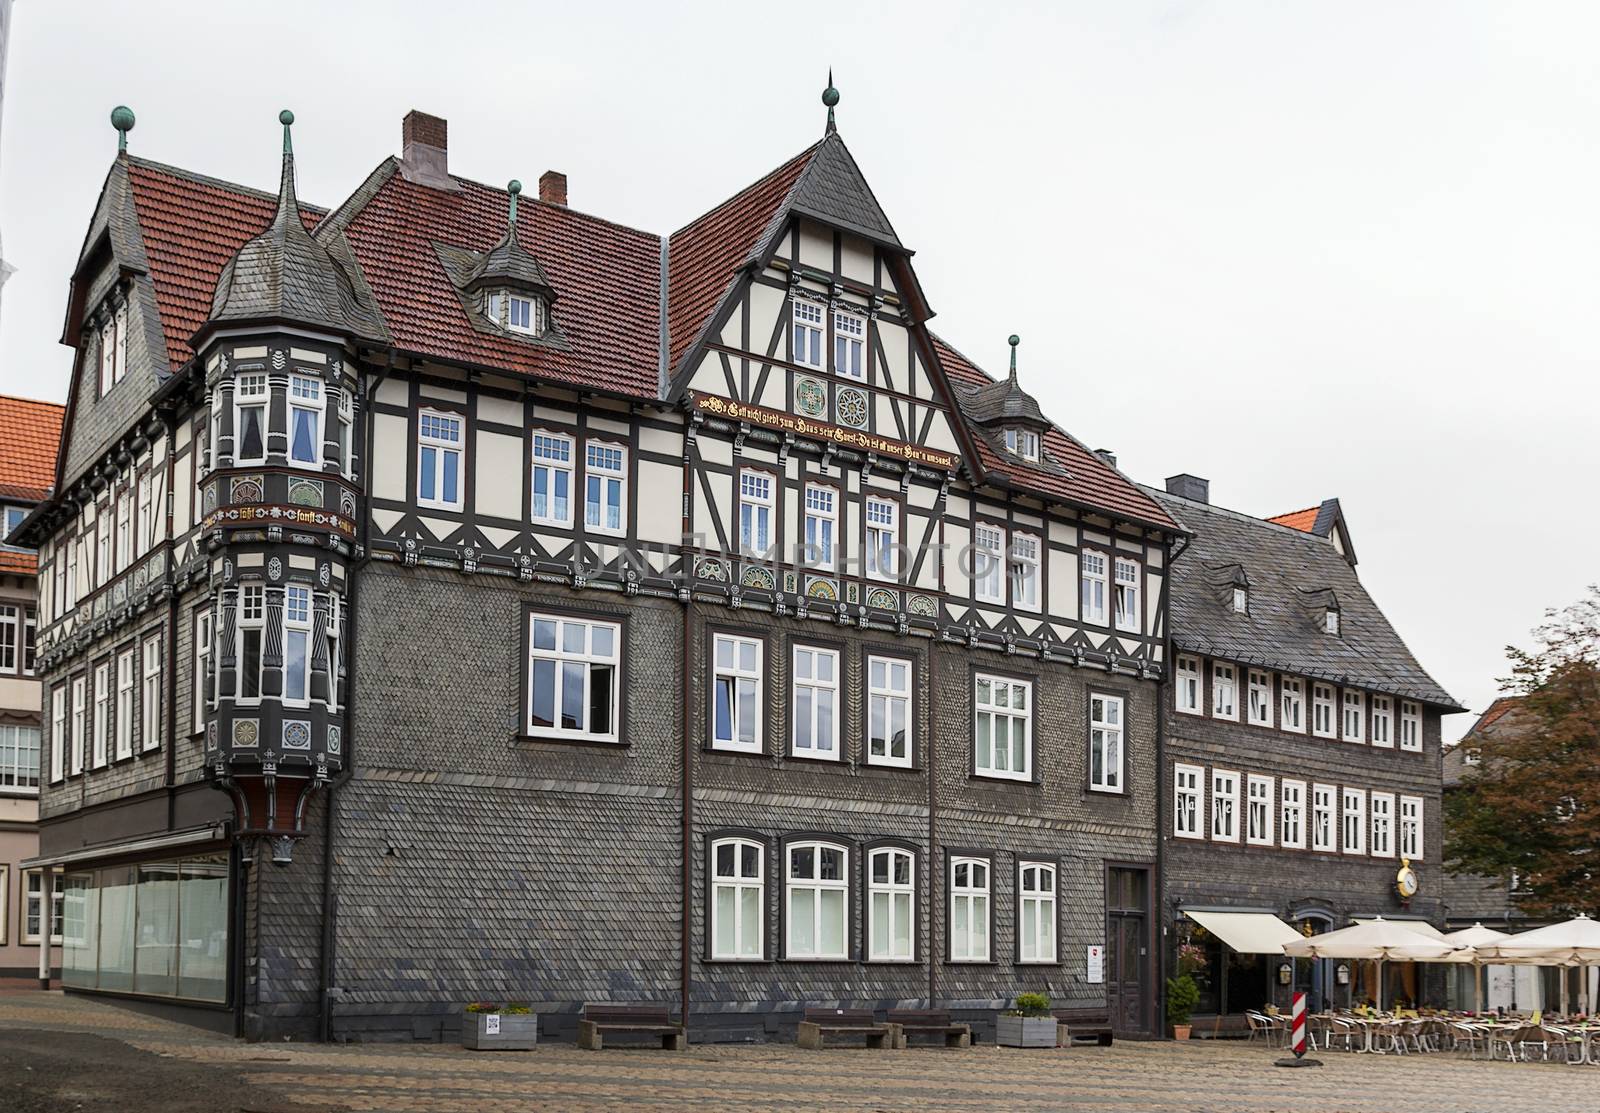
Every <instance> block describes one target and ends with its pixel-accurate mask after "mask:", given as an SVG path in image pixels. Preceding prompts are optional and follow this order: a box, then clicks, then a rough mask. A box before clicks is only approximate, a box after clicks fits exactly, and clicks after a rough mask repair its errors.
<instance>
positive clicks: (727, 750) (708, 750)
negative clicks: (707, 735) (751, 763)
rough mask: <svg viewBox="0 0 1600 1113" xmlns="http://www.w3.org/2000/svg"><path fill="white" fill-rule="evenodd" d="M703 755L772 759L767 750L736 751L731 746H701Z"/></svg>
mask: <svg viewBox="0 0 1600 1113" xmlns="http://www.w3.org/2000/svg"><path fill="white" fill-rule="evenodd" d="M700 752H701V753H703V754H719V755H722V756H724V757H771V756H772V755H771V754H769V753H767V751H766V750H764V749H761V750H735V749H733V748H732V747H729V746H701V747H700Z"/></svg>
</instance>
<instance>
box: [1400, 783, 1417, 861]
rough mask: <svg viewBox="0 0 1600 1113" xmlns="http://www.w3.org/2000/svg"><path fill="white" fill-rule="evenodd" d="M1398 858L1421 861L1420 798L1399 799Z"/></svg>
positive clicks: (1406, 797)
mask: <svg viewBox="0 0 1600 1113" xmlns="http://www.w3.org/2000/svg"><path fill="white" fill-rule="evenodd" d="M1400 857H1402V858H1410V859H1411V860H1412V861H1413V862H1420V861H1422V797H1420V796H1402V797H1400Z"/></svg>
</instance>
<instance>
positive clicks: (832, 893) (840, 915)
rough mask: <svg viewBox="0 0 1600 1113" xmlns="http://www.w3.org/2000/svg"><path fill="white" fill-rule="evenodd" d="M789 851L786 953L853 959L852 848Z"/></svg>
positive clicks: (815, 845)
mask: <svg viewBox="0 0 1600 1113" xmlns="http://www.w3.org/2000/svg"><path fill="white" fill-rule="evenodd" d="M784 850H785V852H784V857H785V863H786V865H785V868H786V871H787V872H786V875H785V879H784V924H785V926H786V933H785V935H786V938H785V940H784V957H785V958H835V959H842V958H848V957H849V953H848V945H849V944H848V941H849V938H850V933H849V903H850V899H849V898H850V874H849V869H848V867H849V857H850V852H849V851H847V850H846V849H845V848H844V847H842V846H834V845H832V844H831V843H825V842H799V843H789V844H788V845H787V846H786V847H785V848H784Z"/></svg>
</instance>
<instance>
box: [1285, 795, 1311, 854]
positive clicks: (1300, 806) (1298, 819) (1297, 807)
mask: <svg viewBox="0 0 1600 1113" xmlns="http://www.w3.org/2000/svg"><path fill="white" fill-rule="evenodd" d="M1281 814H1282V817H1283V823H1282V826H1281V834H1280V835H1279V841H1280V842H1281V843H1282V844H1283V845H1284V846H1286V847H1288V848H1290V849H1292V850H1304V849H1305V846H1306V783H1305V782H1304V781H1289V780H1286V781H1284V782H1283V811H1282V813H1281Z"/></svg>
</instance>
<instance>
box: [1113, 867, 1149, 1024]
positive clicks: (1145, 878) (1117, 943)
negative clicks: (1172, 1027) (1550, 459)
mask: <svg viewBox="0 0 1600 1113" xmlns="http://www.w3.org/2000/svg"><path fill="white" fill-rule="evenodd" d="M1149 969H1150V871H1149V870H1148V869H1144V868H1142V867H1137V866H1107V867H1106V1006H1107V1008H1109V1009H1110V1011H1111V1026H1112V1027H1113V1028H1114V1029H1116V1031H1117V1033H1118V1034H1119V1035H1126V1036H1145V1035H1148V1034H1149V1033H1150V1013H1151V1003H1150V1001H1149V998H1148V987H1149V985H1150V974H1149Z"/></svg>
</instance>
